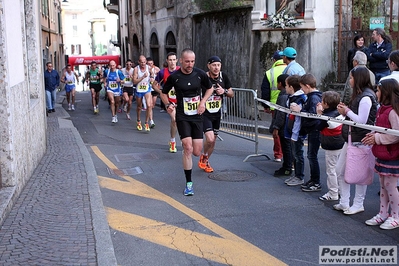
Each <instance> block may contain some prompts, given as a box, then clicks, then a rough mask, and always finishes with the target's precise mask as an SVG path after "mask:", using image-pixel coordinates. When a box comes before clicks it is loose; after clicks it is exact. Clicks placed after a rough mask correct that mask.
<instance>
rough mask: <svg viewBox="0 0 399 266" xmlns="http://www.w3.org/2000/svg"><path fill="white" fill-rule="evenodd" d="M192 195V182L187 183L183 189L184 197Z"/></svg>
mask: <svg viewBox="0 0 399 266" xmlns="http://www.w3.org/2000/svg"><path fill="white" fill-rule="evenodd" d="M192 195H194V188H193V182H187V184H186V188H185V189H184V196H192Z"/></svg>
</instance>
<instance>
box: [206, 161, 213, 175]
mask: <svg viewBox="0 0 399 266" xmlns="http://www.w3.org/2000/svg"><path fill="white" fill-rule="evenodd" d="M204 171H205V172H207V173H212V172H213V168H212V166H211V165H210V163H209V161H206V164H205V168H204Z"/></svg>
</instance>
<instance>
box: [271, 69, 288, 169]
mask: <svg viewBox="0 0 399 266" xmlns="http://www.w3.org/2000/svg"><path fill="white" fill-rule="evenodd" d="M287 77H288V75H287V74H281V75H279V76H278V77H277V88H278V90H279V91H280V93H279V95H278V97H277V101H276V104H278V105H280V106H284V107H288V106H287V100H288V94H287V93H286V91H285V86H286V84H285V80H286V78H287ZM284 126H285V113H284V112H281V111H278V110H275V111H274V113H273V116H272V122H271V124H270V128H269V130H270V133H272V134H273V138H274V139H275V138H276V137H278V138H279V141H280V145H281V150H282V152H283V165H282V167H281V168H280V169H278V170H276V171H275V172H274V176H291V174H292V154H291V153H292V151H291V140H289V139H286V138H285V137H284Z"/></svg>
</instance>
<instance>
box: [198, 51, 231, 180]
mask: <svg viewBox="0 0 399 266" xmlns="http://www.w3.org/2000/svg"><path fill="white" fill-rule="evenodd" d="M221 69H222V60H221V59H220V58H219V57H218V56H212V57H210V58H209V59H208V72H206V74H207V75H208V77H209V80H210V81H211V82H212V85H213V93H212V95H211V96H210V97H209V98H208V100H207V101H206V105H205V107H206V108H205V112H204V115H203V120H204V124H203V126H204V134H205V143H204V152H203V153H202V154H201V156H200V159H199V162H198V167H199V168H201V169H202V170H204V171H205V172H207V173H212V172H213V168H212V166H211V165H210V163H209V158H210V157H211V155H212V153H213V150H214V149H215V144H216V139H217V136H218V134H219V128H220V119H221V117H222V112H221V109H222V106H223V98H224V97H229V98H233V97H234V92H233V89H232V88H231V83H230V80H229V77H228V76H227V75H226V73H224V72H223V73H222V71H221ZM205 93H206V91H204V92H203V94H205Z"/></svg>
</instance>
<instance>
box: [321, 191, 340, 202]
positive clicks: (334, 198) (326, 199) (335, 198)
mask: <svg viewBox="0 0 399 266" xmlns="http://www.w3.org/2000/svg"><path fill="white" fill-rule="evenodd" d="M319 200H322V201H333V200H338V196H337V197H331V195H330V193H328V192H327V193H326V194H324V195H323V196H320V197H319Z"/></svg>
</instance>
